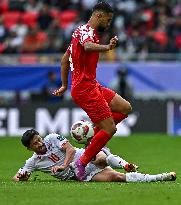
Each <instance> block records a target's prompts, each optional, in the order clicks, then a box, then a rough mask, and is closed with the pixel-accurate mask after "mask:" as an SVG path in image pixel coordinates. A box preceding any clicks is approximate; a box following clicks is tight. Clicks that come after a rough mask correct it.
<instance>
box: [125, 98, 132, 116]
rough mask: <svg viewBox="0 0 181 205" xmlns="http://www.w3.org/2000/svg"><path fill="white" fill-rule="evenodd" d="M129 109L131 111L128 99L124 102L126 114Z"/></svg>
mask: <svg viewBox="0 0 181 205" xmlns="http://www.w3.org/2000/svg"><path fill="white" fill-rule="evenodd" d="M131 111H132V106H131V104H130V103H129V102H128V101H126V103H125V112H126V114H129V113H131Z"/></svg>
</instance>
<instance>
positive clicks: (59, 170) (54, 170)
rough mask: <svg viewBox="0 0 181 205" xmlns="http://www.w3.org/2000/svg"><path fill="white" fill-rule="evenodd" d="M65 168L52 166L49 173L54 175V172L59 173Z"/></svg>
mask: <svg viewBox="0 0 181 205" xmlns="http://www.w3.org/2000/svg"><path fill="white" fill-rule="evenodd" d="M65 168H66V167H65V166H64V165H61V166H54V167H52V168H51V172H52V173H54V174H55V173H56V172H61V171H63V170H65Z"/></svg>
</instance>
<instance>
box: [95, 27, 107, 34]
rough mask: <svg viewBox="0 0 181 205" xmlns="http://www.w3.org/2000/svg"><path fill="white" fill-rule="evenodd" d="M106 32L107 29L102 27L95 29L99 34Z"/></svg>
mask: <svg viewBox="0 0 181 205" xmlns="http://www.w3.org/2000/svg"><path fill="white" fill-rule="evenodd" d="M106 30H107V28H106V27H104V26H98V27H97V31H98V32H100V33H103V32H104V31H106Z"/></svg>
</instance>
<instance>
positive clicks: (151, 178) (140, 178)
mask: <svg viewBox="0 0 181 205" xmlns="http://www.w3.org/2000/svg"><path fill="white" fill-rule="evenodd" d="M166 180H168V175H167V174H165V173H163V174H156V175H150V174H141V173H136V172H131V173H126V182H156V181H166Z"/></svg>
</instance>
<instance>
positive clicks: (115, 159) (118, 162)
mask: <svg viewBox="0 0 181 205" xmlns="http://www.w3.org/2000/svg"><path fill="white" fill-rule="evenodd" d="M106 162H107V165H109V166H110V167H112V168H115V169H119V168H123V167H124V166H125V165H126V164H128V162H127V161H125V160H124V159H122V158H121V157H119V156H117V155H113V154H110V155H108V156H107V158H106Z"/></svg>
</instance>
